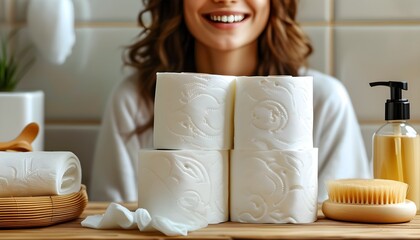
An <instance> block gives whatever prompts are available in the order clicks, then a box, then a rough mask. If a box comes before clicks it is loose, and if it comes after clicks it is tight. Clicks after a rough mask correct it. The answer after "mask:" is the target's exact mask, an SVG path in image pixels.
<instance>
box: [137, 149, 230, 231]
mask: <svg viewBox="0 0 420 240" xmlns="http://www.w3.org/2000/svg"><path fill="white" fill-rule="evenodd" d="M228 161H229V153H228V151H200V150H178V151H177V150H174V151H164V150H141V151H140V153H139V162H138V194H139V196H138V207H139V208H144V209H146V210H147V211H149V213H150V215H151V217H152V218H155V217H156V216H161V217H164V218H167V219H169V220H171V221H173V222H176V223H182V224H186V225H188V226H192V227H191V229H189V231H193V230H196V229H199V228H201V227H203V226H204V225H205V226H207V224H215V223H220V222H224V221H227V220H228V216H229V210H228V195H229V193H228V185H229V177H228V174H229V172H228V167H229V162H228Z"/></svg>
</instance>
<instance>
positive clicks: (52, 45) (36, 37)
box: [26, 0, 76, 64]
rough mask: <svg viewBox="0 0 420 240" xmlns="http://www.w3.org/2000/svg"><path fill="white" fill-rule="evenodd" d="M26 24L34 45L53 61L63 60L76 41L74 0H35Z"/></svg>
mask: <svg viewBox="0 0 420 240" xmlns="http://www.w3.org/2000/svg"><path fill="white" fill-rule="evenodd" d="M28 4H29V5H28V12H27V14H28V16H27V21H26V22H27V26H28V31H29V34H30V36H31V38H32V41H33V43H34V45H35V46H36V47H37V49H38V50H39V52H40V53H41V55H42V56H43V57H44V58H45V59H46V60H48V61H49V62H50V63H53V64H63V63H64V62H65V60H66V58H67V57H68V56H69V55H70V54H71V49H72V47H73V45H74V43H75V41H76V36H75V28H74V6H73V2H72V1H71V0H32V1H29V3H28Z"/></svg>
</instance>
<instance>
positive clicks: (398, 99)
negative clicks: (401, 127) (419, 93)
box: [369, 81, 410, 120]
mask: <svg viewBox="0 0 420 240" xmlns="http://www.w3.org/2000/svg"><path fill="white" fill-rule="evenodd" d="M369 84H370V86H371V87H375V86H387V87H389V88H390V90H391V91H390V92H391V99H387V100H386V103H385V120H406V119H410V103H409V102H408V100H407V99H402V90H408V83H407V82H398V81H388V82H371V83H369Z"/></svg>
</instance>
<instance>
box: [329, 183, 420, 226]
mask: <svg viewBox="0 0 420 240" xmlns="http://www.w3.org/2000/svg"><path fill="white" fill-rule="evenodd" d="M327 187H328V197H329V199H328V200H326V201H325V202H324V203H323V204H322V212H323V213H324V215H325V216H326V217H327V218H330V219H334V220H339V221H349V222H364V223H400V222H408V221H410V220H411V219H413V218H414V216H415V215H416V212H417V208H416V205H415V204H414V202H412V201H410V200H407V199H406V194H407V188H408V185H407V184H406V183H403V182H399V181H394V180H386V179H339V180H333V181H329V182H328V183H327Z"/></svg>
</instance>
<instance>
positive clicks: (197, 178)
mask: <svg viewBox="0 0 420 240" xmlns="http://www.w3.org/2000/svg"><path fill="white" fill-rule="evenodd" d="M235 79H236V78H235V77H234V76H221V75H210V74H192V73H158V74H157V83H156V96H155V117H154V119H155V120H154V121H155V122H154V148H155V150H141V151H140V154H139V163H138V194H139V195H138V207H139V208H144V209H147V210H148V211H149V213H150V215H151V217H152V218H153V217H156V216H161V217H166V218H168V219H169V220H171V221H172V222H176V223H182V224H185V225H187V226H189V229H188V230H189V231H193V230H196V229H199V228H202V227H205V226H207V224H215V223H220V222H225V221H227V220H228V218H229V206H228V196H229V191H228V186H229V149H231V148H232V145H233V107H234V94H235V88H234V86H235Z"/></svg>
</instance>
